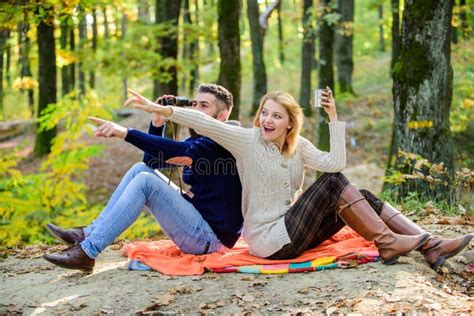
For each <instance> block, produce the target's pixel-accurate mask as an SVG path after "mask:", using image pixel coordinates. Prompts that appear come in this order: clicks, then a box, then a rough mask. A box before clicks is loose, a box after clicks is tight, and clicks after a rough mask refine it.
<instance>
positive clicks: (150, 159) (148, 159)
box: [143, 122, 171, 169]
mask: <svg viewBox="0 0 474 316" xmlns="http://www.w3.org/2000/svg"><path fill="white" fill-rule="evenodd" d="M165 126H166V125H163V126H160V127H155V126H153V124H152V123H151V122H150V126H149V127H148V134H149V135H155V136H161V137H164V136H165ZM143 162H144V163H145V164H146V165H147V166H148V167H150V168H152V169H163V168H166V167H171V166H168V165H165V163H164V162H162V161H158V159H157V158H156V157H155V156H153V155H151V154H149V153H147V152H146V151H145V152H144V154H143Z"/></svg>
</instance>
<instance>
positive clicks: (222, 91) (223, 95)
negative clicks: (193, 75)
mask: <svg viewBox="0 0 474 316" xmlns="http://www.w3.org/2000/svg"><path fill="white" fill-rule="evenodd" d="M197 92H198V93H210V94H212V95H214V96H215V97H216V99H217V100H218V101H221V102H222V103H224V105H225V108H226V109H227V110H228V111H230V110H231V109H232V106H233V105H234V100H233V97H232V93H230V92H229V90H227V89H226V88H224V87H223V86H220V85H218V84H214V83H203V84H200V85H199V87H198V88H197Z"/></svg>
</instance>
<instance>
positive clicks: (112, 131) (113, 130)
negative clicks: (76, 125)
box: [89, 116, 128, 139]
mask: <svg viewBox="0 0 474 316" xmlns="http://www.w3.org/2000/svg"><path fill="white" fill-rule="evenodd" d="M89 119H90V120H91V121H93V122H94V123H96V124H98V125H100V126H99V128H98V129H97V131H96V132H95V136H97V137H107V138H110V137H118V138H121V139H125V136H127V133H128V129H126V128H125V127H123V126H121V125H118V124H116V123H114V122H110V121H106V120H103V119H101V118H98V117H93V116H89Z"/></svg>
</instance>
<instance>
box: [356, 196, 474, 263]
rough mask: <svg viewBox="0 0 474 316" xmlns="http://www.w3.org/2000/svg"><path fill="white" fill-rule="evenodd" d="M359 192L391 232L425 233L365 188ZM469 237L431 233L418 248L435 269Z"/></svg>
mask: <svg viewBox="0 0 474 316" xmlns="http://www.w3.org/2000/svg"><path fill="white" fill-rule="evenodd" d="M360 192H361V193H362V194H363V195H364V196H365V198H366V199H367V201H368V202H369V203H370V204H371V205H372V207H374V209H376V210H380V211H378V212H377V213H378V214H379V215H380V218H381V219H382V220H383V221H384V222H385V224H386V225H387V226H388V227H389V228H390V230H392V231H393V232H395V233H397V234H402V235H419V234H424V233H426V231H425V230H424V229H422V228H421V227H420V226H418V225H417V224H415V223H414V222H412V221H411V220H410V219H409V218H408V217H406V216H405V215H403V214H402V213H401V212H400V211H399V210H397V209H396V208H395V207H393V206H392V205H390V204H389V203H386V202H385V203H384V202H383V201H381V200H380V199H378V198H377V197H376V196H375V195H374V194H372V193H371V192H369V191H367V190H360ZM471 239H472V235H471V234H467V235H464V236H461V237H458V238H454V239H442V238H439V237H436V236H433V235H431V236H430V238H429V239H428V240H427V241H426V242H425V244H424V245H423V247H421V248H420V249H419V250H420V252H421V253H422V254H423V256H424V257H425V259H426V261H427V262H428V264H429V265H430V267H431V268H432V269H434V270H436V269H437V268H439V267H440V266H441V265H442V264H443V263H444V262H445V261H446V259H448V258H451V257H453V256H455V255H456V254H458V253H459V252H461V250H463V249H464V248H465V247H466V246H467V245H468V244H469V242H470V241H471Z"/></svg>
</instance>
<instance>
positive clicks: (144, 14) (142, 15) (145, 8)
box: [137, 0, 151, 24]
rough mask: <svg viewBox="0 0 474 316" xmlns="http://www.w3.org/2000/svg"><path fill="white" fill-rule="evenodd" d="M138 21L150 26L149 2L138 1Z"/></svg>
mask: <svg viewBox="0 0 474 316" xmlns="http://www.w3.org/2000/svg"><path fill="white" fill-rule="evenodd" d="M137 6H138V20H139V21H140V22H141V23H143V24H150V22H151V20H150V11H149V9H150V7H149V5H148V0H138V3H137Z"/></svg>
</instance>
